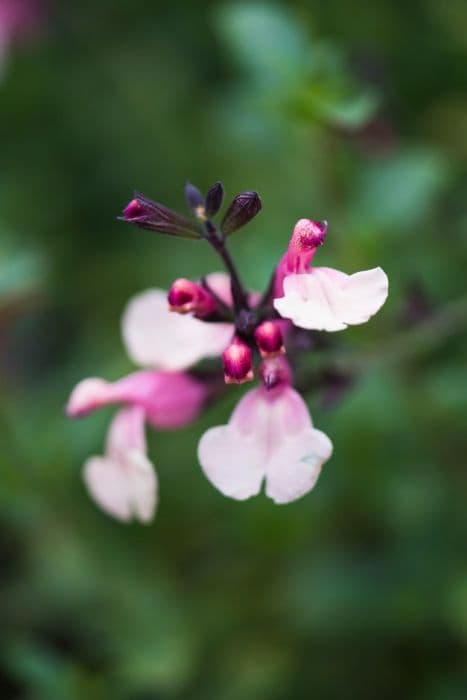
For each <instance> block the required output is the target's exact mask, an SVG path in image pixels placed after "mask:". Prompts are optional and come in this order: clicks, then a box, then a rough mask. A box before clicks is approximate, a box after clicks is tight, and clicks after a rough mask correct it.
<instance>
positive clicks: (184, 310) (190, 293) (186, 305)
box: [167, 278, 216, 318]
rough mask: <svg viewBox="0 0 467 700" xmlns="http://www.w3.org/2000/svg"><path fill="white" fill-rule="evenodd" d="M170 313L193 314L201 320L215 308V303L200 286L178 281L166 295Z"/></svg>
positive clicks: (187, 281) (184, 280)
mask: <svg viewBox="0 0 467 700" xmlns="http://www.w3.org/2000/svg"><path fill="white" fill-rule="evenodd" d="M167 299H168V302H169V307H170V310H171V311H176V312H177V313H179V314H189V313H192V314H195V316H198V317H200V318H202V317H203V316H208V315H209V314H210V313H212V312H213V311H214V310H215V308H216V302H215V301H214V299H213V298H212V296H211V295H210V294H209V292H208V291H207V290H206V289H204V287H201V285H199V284H196V283H195V282H192V281H191V280H187V279H183V278H181V279H178V280H175V282H174V283H173V284H172V286H171V287H170V290H169V293H168V295H167Z"/></svg>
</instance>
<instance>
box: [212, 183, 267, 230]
mask: <svg viewBox="0 0 467 700" xmlns="http://www.w3.org/2000/svg"><path fill="white" fill-rule="evenodd" d="M261 206H262V205H261V199H260V198H259V195H258V193H257V192H242V193H241V194H237V196H236V197H234V199H233V200H232V203H231V205H230V207H229V208H228V209H227V212H226V214H225V216H224V218H223V220H222V224H221V230H222V233H223V234H224V235H225V236H229V235H230V234H231V233H233V232H234V231H236V230H237V229H239V228H241V227H242V226H245V224H247V223H248V222H249V221H251V220H252V219H253V218H254V217H255V216H256V214H258V212H260V211H261Z"/></svg>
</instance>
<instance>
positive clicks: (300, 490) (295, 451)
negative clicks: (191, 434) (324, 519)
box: [198, 358, 332, 503]
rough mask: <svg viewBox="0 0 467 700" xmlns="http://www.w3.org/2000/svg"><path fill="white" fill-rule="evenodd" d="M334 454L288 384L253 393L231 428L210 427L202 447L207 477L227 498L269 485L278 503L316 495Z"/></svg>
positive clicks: (239, 497) (233, 418)
mask: <svg viewBox="0 0 467 700" xmlns="http://www.w3.org/2000/svg"><path fill="white" fill-rule="evenodd" d="M279 359H280V358H279ZM331 453H332V444H331V441H330V440H329V438H328V437H327V436H326V435H325V434H324V433H322V432H321V431H320V430H316V429H315V428H313V423H312V421H311V417H310V414H309V412H308V409H307V407H306V404H305V402H304V401H303V399H302V398H301V397H300V395H299V394H298V393H297V392H296V391H295V390H294V389H292V388H291V387H290V386H289V385H288V384H281V385H280V386H278V387H277V388H276V389H273V390H271V391H268V390H267V389H266V388H265V387H260V388H257V389H252V390H251V391H249V392H248V393H247V394H245V396H244V397H243V398H242V399H241V401H240V402H239V404H238V405H237V407H236V409H235V410H234V412H233V414H232V416H231V418H230V420H229V422H228V424H227V425H222V426H217V427H215V428H210V429H209V430H208V431H207V432H206V433H204V435H203V436H202V438H201V440H200V443H199V446H198V458H199V461H200V464H201V467H202V469H203V471H204V473H205V475H206V476H207V478H208V479H209V480H210V481H211V483H212V484H214V486H215V487H216V488H217V489H219V491H221V493H223V494H224V495H225V496H229V497H230V498H235V499H237V500H244V499H246V498H250V497H251V496H256V495H257V494H258V493H259V491H260V489H261V484H262V482H263V480H265V482H266V495H267V496H269V498H272V500H273V501H275V502H276V503H289V502H290V501H294V500H296V499H297V498H300V497H301V496H303V495H304V494H305V493H308V491H311V489H312V488H313V487H314V485H315V484H316V481H317V479H318V476H319V474H320V471H321V466H322V464H323V463H324V462H325V461H326V460H328V459H329V457H330V456H331Z"/></svg>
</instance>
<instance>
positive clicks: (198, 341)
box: [122, 289, 233, 370]
mask: <svg viewBox="0 0 467 700" xmlns="http://www.w3.org/2000/svg"><path fill="white" fill-rule="evenodd" d="M122 333H123V341H124V343H125V346H126V349H127V352H128V354H129V356H130V357H131V359H132V360H133V361H134V362H135V363H136V364H139V365H141V366H143V367H152V368H154V369H163V370H181V369H186V368H188V367H191V366H192V365H194V364H196V363H197V362H198V361H199V360H201V359H203V358H205V357H215V356H216V355H220V354H221V353H222V351H223V350H224V348H225V346H226V345H227V344H228V343H229V340H230V338H231V337H232V333H233V326H232V325H231V324H229V323H205V322H204V321H199V320H198V319H196V318H192V317H191V316H180V315H179V314H177V313H173V312H170V311H169V308H168V302H167V294H166V292H164V291H163V290H161V289H151V290H149V291H147V292H143V293H142V294H139V295H138V296H136V297H134V298H133V299H132V300H131V301H130V302H129V304H128V306H127V308H126V310H125V312H124V315H123V320H122Z"/></svg>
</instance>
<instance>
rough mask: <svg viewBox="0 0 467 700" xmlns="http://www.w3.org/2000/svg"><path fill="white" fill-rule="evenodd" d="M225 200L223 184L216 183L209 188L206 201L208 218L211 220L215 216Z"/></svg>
mask: <svg viewBox="0 0 467 700" xmlns="http://www.w3.org/2000/svg"><path fill="white" fill-rule="evenodd" d="M223 199H224V187H223V185H222V182H216V183H214V185H213V186H212V187H210V188H209V190H208V193H207V195H206V200H205V208H206V216H207V217H208V219H210V218H211V217H212V216H215V215H216V214H217V212H218V211H219V209H220V208H221V206H222V201H223Z"/></svg>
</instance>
